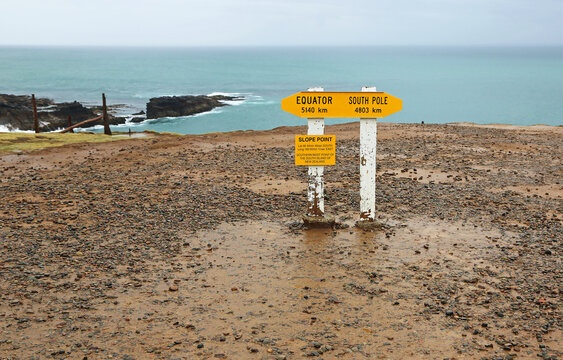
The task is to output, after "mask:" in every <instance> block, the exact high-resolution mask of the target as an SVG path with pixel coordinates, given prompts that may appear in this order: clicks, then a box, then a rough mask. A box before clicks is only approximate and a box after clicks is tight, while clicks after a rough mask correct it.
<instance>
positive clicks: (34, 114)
mask: <svg viewBox="0 0 563 360" xmlns="http://www.w3.org/2000/svg"><path fill="white" fill-rule="evenodd" d="M31 104H32V105H33V128H34V129H35V133H36V134H37V133H39V120H38V119H37V104H35V94H31Z"/></svg>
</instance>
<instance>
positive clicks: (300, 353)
mask: <svg viewBox="0 0 563 360" xmlns="http://www.w3.org/2000/svg"><path fill="white" fill-rule="evenodd" d="M305 132H306V129H305V128H304V127H300V128H298V127H296V128H279V129H275V130H272V131H265V132H237V133H226V134H208V135H201V136H183V137H180V136H173V135H159V136H155V137H152V138H146V139H133V140H123V141H115V142H110V143H103V144H80V145H70V146H65V147H62V148H51V149H45V150H41V151H35V152H32V153H24V154H12V153H4V154H0V157H1V162H0V173H1V177H0V195H1V197H2V201H1V202H0V225H1V226H0V248H1V249H2V251H1V252H0V274H1V277H2V281H1V282H0V294H1V297H0V359H44V358H52V359H108V358H113V359H216V358H219V359H220V358H230V359H294V358H307V357H310V358H324V359H364V358H365V359H405V358H416V359H444V358H448V359H535V358H538V357H539V358H544V359H557V358H561V357H562V356H563V347H562V345H561V344H563V341H562V340H563V332H562V323H561V321H562V316H561V290H562V281H561V279H562V278H561V275H562V267H561V253H562V248H561V245H562V240H563V235H562V233H563V232H562V226H561V218H562V216H563V185H562V183H561V182H562V181H563V176H562V175H563V170H562V166H561V161H562V158H563V129H562V128H561V127H558V128H553V127H529V128H512V127H489V128H486V127H475V126H452V125H406V124H403V125H399V124H380V126H379V132H378V177H377V184H378V187H377V199H378V205H377V206H378V208H377V214H378V217H379V219H378V220H379V221H380V222H382V223H383V224H384V225H385V226H384V229H383V230H380V231H376V232H364V231H361V230H358V229H356V228H355V227H353V223H354V221H355V220H356V219H357V217H358V203H359V194H358V186H359V185H358V184H359V173H358V164H359V160H358V153H359V149H358V146H359V144H358V135H359V126H358V124H357V123H353V124H345V125H337V126H329V127H327V129H326V133H327V134H334V135H336V136H337V164H336V166H334V167H329V168H326V170H325V172H326V191H327V194H326V205H327V211H328V212H330V213H332V214H334V215H336V217H337V219H338V220H339V222H340V223H339V225H338V226H337V227H336V228H335V229H325V230H322V229H305V228H303V226H302V225H301V223H300V221H299V218H300V216H301V215H302V214H303V212H304V209H305V208H306V196H305V181H306V168H303V167H296V166H294V165H293V147H292V146H293V141H294V136H295V135H298V134H304V133H305Z"/></svg>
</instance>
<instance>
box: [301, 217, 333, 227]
mask: <svg viewBox="0 0 563 360" xmlns="http://www.w3.org/2000/svg"><path fill="white" fill-rule="evenodd" d="M335 223H336V220H335V219H334V216H330V215H326V214H325V215H324V216H311V215H303V224H304V225H305V226H307V227H310V228H329V227H333V226H334V224H335Z"/></svg>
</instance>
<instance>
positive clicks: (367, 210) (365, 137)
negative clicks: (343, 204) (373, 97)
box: [358, 86, 377, 226]
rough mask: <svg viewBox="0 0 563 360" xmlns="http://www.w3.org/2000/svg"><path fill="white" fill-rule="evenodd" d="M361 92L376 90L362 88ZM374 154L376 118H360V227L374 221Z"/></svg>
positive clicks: (375, 147)
mask: <svg viewBox="0 0 563 360" xmlns="http://www.w3.org/2000/svg"><path fill="white" fill-rule="evenodd" d="M362 92H376V89H375V87H367V86H364V87H363V88H362ZM376 152H377V118H360V222H359V224H358V225H360V226H361V225H362V223H364V222H373V221H374V220H375V175H376ZM365 225H367V224H365Z"/></svg>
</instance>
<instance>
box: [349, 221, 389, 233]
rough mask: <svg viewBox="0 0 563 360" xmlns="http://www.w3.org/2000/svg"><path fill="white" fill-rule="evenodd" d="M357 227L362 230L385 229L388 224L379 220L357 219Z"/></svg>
mask: <svg viewBox="0 0 563 360" xmlns="http://www.w3.org/2000/svg"><path fill="white" fill-rule="evenodd" d="M356 227H357V228H359V229H362V230H370V231H375V230H384V229H385V227H386V226H385V225H384V224H382V223H380V222H378V221H367V220H360V221H356Z"/></svg>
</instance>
